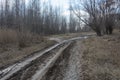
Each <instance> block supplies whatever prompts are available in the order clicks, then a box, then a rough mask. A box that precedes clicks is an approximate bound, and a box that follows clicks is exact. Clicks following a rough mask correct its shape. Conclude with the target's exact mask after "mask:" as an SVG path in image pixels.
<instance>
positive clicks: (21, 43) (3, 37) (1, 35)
mask: <svg viewBox="0 0 120 80" xmlns="http://www.w3.org/2000/svg"><path fill="white" fill-rule="evenodd" d="M42 40H43V37H41V36H39V35H37V34H33V33H30V32H19V31H16V30H12V29H0V45H1V46H5V45H8V44H12V45H13V44H14V45H17V46H18V47H20V48H23V47H26V46H28V44H30V43H31V42H32V43H35V42H41V41H42Z"/></svg>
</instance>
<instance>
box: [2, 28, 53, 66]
mask: <svg viewBox="0 0 120 80" xmlns="http://www.w3.org/2000/svg"><path fill="white" fill-rule="evenodd" d="M53 44H55V41H50V40H47V39H46V38H44V37H43V36H39V35H37V34H32V33H29V32H22V33H21V32H17V31H16V30H10V29H3V30H0V68H2V67H5V66H7V65H10V64H12V63H14V62H16V61H19V60H22V59H23V58H25V57H27V56H30V55H32V54H33V53H34V52H37V51H40V50H43V49H45V48H47V47H49V46H51V45H53Z"/></svg>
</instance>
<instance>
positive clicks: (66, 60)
mask: <svg viewBox="0 0 120 80" xmlns="http://www.w3.org/2000/svg"><path fill="white" fill-rule="evenodd" d="M79 48H80V47H79V45H77V43H76V42H74V44H73V45H71V46H70V47H69V48H67V49H66V50H65V51H64V52H63V54H62V55H61V56H60V57H59V59H58V60H57V61H56V63H55V65H54V66H53V67H52V68H51V69H50V70H49V71H48V73H47V74H46V75H45V76H44V78H43V79H42V80H80V49H79Z"/></svg>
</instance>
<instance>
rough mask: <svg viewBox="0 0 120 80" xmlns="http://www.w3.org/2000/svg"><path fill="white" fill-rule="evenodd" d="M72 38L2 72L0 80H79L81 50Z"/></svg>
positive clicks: (75, 39) (0, 71)
mask: <svg viewBox="0 0 120 80" xmlns="http://www.w3.org/2000/svg"><path fill="white" fill-rule="evenodd" d="M86 38H87V37H77V38H71V39H69V40H64V41H61V42H59V43H58V44H56V45H54V46H52V47H50V48H48V49H46V50H44V51H42V52H39V53H36V54H35V55H34V56H32V57H29V58H27V59H25V60H23V61H21V62H19V63H15V64H13V65H11V66H9V67H8V68H5V69H3V70H0V80H79V72H80V70H79V64H80V63H79V52H78V51H79V49H78V46H75V45H76V41H77V40H81V39H86Z"/></svg>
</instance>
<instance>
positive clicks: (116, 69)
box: [81, 32, 120, 80]
mask: <svg viewBox="0 0 120 80" xmlns="http://www.w3.org/2000/svg"><path fill="white" fill-rule="evenodd" d="M83 43H84V52H83V54H82V59H81V60H82V61H81V62H82V67H81V68H82V75H83V79H82V80H120V33H118V32H117V33H114V34H113V35H111V36H103V37H97V38H90V39H87V40H85V41H83Z"/></svg>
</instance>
